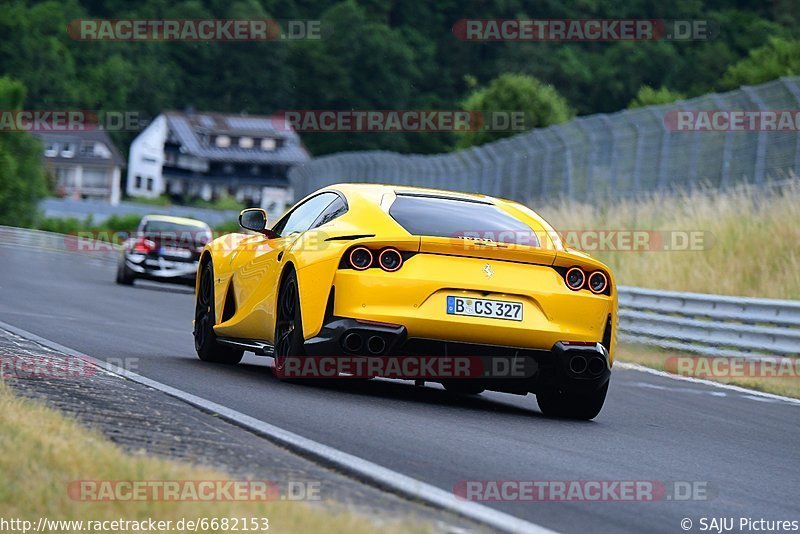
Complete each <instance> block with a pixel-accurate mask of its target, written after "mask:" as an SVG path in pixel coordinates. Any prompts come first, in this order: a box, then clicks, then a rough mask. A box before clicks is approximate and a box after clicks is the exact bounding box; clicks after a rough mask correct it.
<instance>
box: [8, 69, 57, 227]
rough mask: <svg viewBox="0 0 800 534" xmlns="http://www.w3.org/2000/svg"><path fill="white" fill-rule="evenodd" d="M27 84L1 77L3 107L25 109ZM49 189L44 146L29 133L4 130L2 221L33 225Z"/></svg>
mask: <svg viewBox="0 0 800 534" xmlns="http://www.w3.org/2000/svg"><path fill="white" fill-rule="evenodd" d="M24 100H25V86H24V85H23V84H22V83H21V82H19V81H16V80H12V79H10V78H8V77H3V78H0V110H2V111H3V112H5V113H10V112H13V111H15V110H16V111H18V110H21V109H22V103H23V102H24ZM45 192H46V186H45V177H44V172H43V170H42V147H41V143H39V142H38V141H37V140H36V139H34V138H33V137H32V136H31V135H30V134H28V133H25V132H13V131H0V224H8V225H13V226H30V225H31V224H32V223H33V222H34V220H35V218H36V206H37V204H38V202H39V200H40V199H41V198H42V197H44V195H45Z"/></svg>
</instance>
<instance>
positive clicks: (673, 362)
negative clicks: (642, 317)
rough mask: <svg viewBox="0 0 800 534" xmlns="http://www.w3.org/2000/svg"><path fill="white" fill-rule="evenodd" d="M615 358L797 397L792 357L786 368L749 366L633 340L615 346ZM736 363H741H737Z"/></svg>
mask: <svg viewBox="0 0 800 534" xmlns="http://www.w3.org/2000/svg"><path fill="white" fill-rule="evenodd" d="M698 358H699V359H698ZM615 359H616V360H617V361H620V362H628V363H638V364H640V365H644V366H646V367H651V368H653V369H658V370H660V371H668V372H671V373H673V374H680V375H681V376H691V377H694V378H703V379H706V380H712V381H714V382H720V383H722V384H732V385H736V386H741V387H745V388H750V389H755V390H757V391H763V392H766V393H774V394H776V395H783V396H786V397H794V398H800V376H798V374H797V370H798V369H800V365H798V362H797V360H791V363H792V366H791V367H789V368H787V367H786V366H784V367H780V368H772V367H763V366H759V365H755V366H753V367H751V363H750V362H748V361H743V360H741V359H739V360H738V362H736V361H735V362H730V361H727V360H725V359H722V360H720V361H715V360H716V359H715V358H713V357H704V356H697V355H695V354H688V353H685V352H680V351H672V350H667V349H659V348H655V347H650V346H647V345H639V344H633V343H620V344H619V345H618V346H617V351H616V354H615ZM689 359H691V360H689ZM683 363H685V364H686V365H683ZM737 363H739V364H740V367H736V365H737ZM717 365H719V367H717ZM792 369H793V370H794V372H793V374H788V373H787V371H788V372H789V373H792V372H791V370H792Z"/></svg>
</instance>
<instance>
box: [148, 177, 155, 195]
mask: <svg viewBox="0 0 800 534" xmlns="http://www.w3.org/2000/svg"><path fill="white" fill-rule="evenodd" d="M154 183H155V180H153V177H152V176H148V177H147V190H148V191H152V190H153V184H154Z"/></svg>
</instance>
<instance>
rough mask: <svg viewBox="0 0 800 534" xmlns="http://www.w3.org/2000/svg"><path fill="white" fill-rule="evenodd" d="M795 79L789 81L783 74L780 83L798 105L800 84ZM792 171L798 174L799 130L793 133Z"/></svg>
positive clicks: (799, 173) (799, 102)
mask: <svg viewBox="0 0 800 534" xmlns="http://www.w3.org/2000/svg"><path fill="white" fill-rule="evenodd" d="M797 81H798V80H797V78H795V79H794V80H793V83H792V82H790V81H789V78H787V77H785V76H783V77H781V83H782V84H783V86H784V87H785V88H786V90H787V91H789V92H790V93H791V94H792V96H793V97H794V102H795V104H797V106H798V107H800V84H798V83H797ZM794 173H795V175H797V176H800V132H796V133H795V149H794Z"/></svg>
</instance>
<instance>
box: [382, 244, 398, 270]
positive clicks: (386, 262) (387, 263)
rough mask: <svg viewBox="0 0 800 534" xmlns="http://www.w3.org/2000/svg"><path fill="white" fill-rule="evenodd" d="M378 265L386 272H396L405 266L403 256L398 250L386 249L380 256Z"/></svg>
mask: <svg viewBox="0 0 800 534" xmlns="http://www.w3.org/2000/svg"><path fill="white" fill-rule="evenodd" d="M378 265H380V266H381V269H383V270H384V271H389V272H392V271H396V270H397V269H399V268H400V267H401V266H402V265H403V256H402V255H401V254H400V252H399V251H398V250H397V249H394V248H386V249H383V250H382V251H381V253H380V254H379V255H378Z"/></svg>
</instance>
